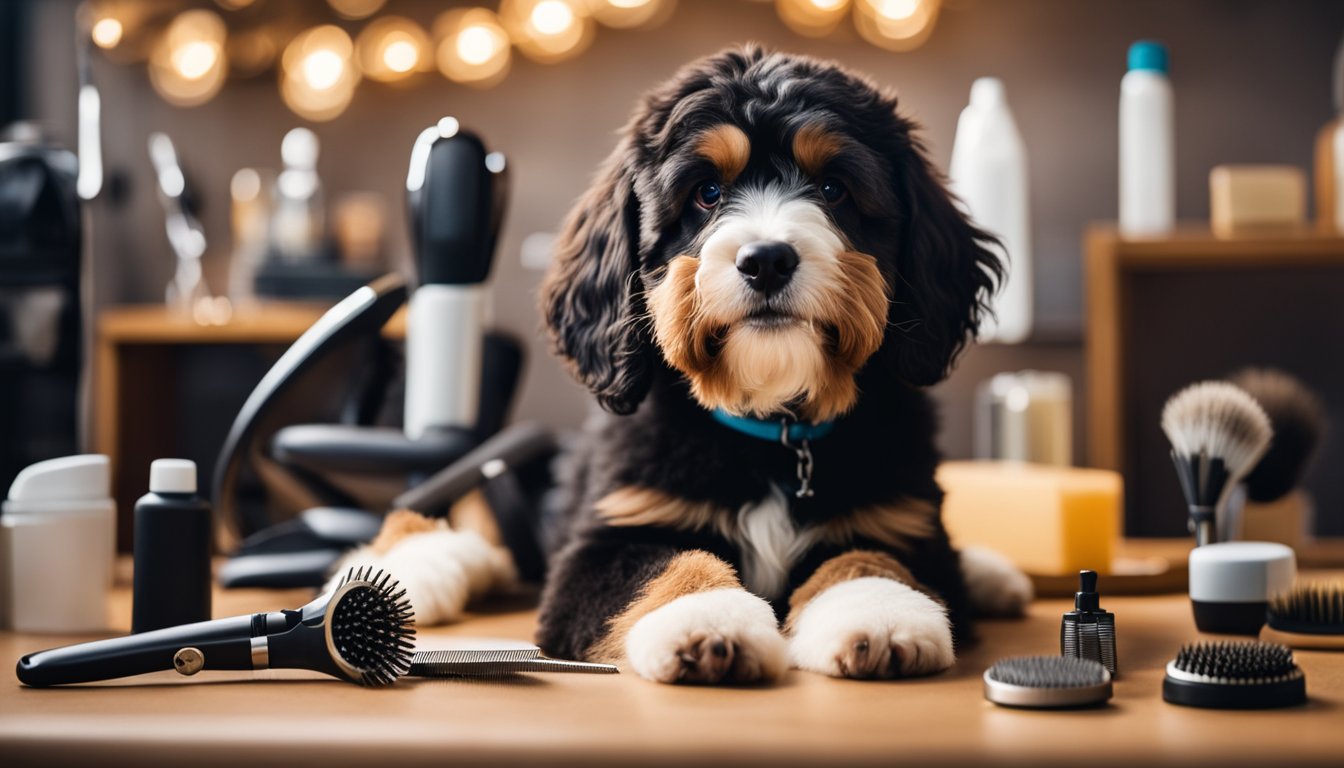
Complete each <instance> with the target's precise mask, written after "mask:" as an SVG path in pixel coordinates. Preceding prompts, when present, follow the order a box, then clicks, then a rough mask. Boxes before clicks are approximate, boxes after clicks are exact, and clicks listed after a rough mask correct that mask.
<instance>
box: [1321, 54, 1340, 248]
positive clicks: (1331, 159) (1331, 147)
mask: <svg viewBox="0 0 1344 768" xmlns="http://www.w3.org/2000/svg"><path fill="white" fill-rule="evenodd" d="M1332 84H1333V89H1332V90H1333V91H1334V103H1335V118H1334V119H1333V120H1331V121H1330V122H1328V123H1326V124H1325V127H1323V128H1321V130H1320V133H1317V134H1316V169H1315V170H1316V174H1315V175H1316V224H1317V226H1318V227H1319V228H1320V229H1321V230H1322V231H1324V232H1331V233H1336V234H1344V40H1340V42H1339V49H1338V50H1336V51H1335V72H1334V77H1333V78H1332Z"/></svg>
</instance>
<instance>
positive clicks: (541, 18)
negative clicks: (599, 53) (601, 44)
mask: <svg viewBox="0 0 1344 768" xmlns="http://www.w3.org/2000/svg"><path fill="white" fill-rule="evenodd" d="M499 16H500V19H501V20H503V22H504V27H505V29H507V30H508V31H509V36H510V37H511V38H512V39H513V42H514V44H515V45H517V46H518V50H520V51H522V52H523V55H525V56H527V57H528V58H529V59H532V60H533V61H537V62H541V63H543V64H553V63H555V62H557V61H563V60H565V59H568V58H572V57H574V56H577V55H578V54H580V53H582V52H583V51H584V49H586V48H587V47H588V46H589V45H590V44H591V43H592V41H593V20H592V17H591V16H590V15H589V13H588V7H587V5H586V3H585V2H584V1H583V0H501V2H500V5H499Z"/></svg>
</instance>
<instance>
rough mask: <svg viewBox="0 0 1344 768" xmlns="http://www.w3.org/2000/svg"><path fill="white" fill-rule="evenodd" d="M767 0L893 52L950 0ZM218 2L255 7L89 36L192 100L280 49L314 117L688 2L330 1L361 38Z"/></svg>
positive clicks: (149, 10) (133, 4)
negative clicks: (366, 86) (427, 21)
mask: <svg viewBox="0 0 1344 768" xmlns="http://www.w3.org/2000/svg"><path fill="white" fill-rule="evenodd" d="M178 1H179V2H180V0H178ZM758 1H759V2H762V3H766V2H769V3H772V4H773V5H774V8H775V11H776V13H777V14H778V16H779V18H780V19H781V20H782V21H783V22H784V24H785V25H786V26H788V27H789V28H790V29H791V30H793V31H794V32H796V33H798V34H800V35H806V36H811V37H823V36H826V35H830V34H832V33H833V32H835V30H836V29H837V28H838V27H839V26H840V24H841V23H842V22H843V21H844V20H845V18H846V17H847V16H852V17H853V23H854V25H855V27H856V28H857V30H858V32H859V34H860V35H861V36H862V37H863V38H864V39H865V40H867V41H868V42H869V43H872V44H873V45H876V46H879V47H882V48H884V49H887V50H891V51H908V50H912V49H914V48H917V47H919V46H920V45H922V44H923V43H924V42H925V41H926V40H927V39H928V38H929V36H930V34H932V30H933V27H934V24H935V22H936V21H937V18H938V13H939V10H940V9H941V7H942V0H758ZM271 2H274V3H278V2H279V0H271ZM215 3H216V4H217V5H218V6H219V7H221V8H224V9H226V10H228V11H239V10H245V11H246V12H245V13H241V14H239V15H238V17H237V18H238V19H239V20H240V21H241V24H239V25H238V26H237V27H236V28H235V32H234V33H233V34H228V32H227V29H226V27H225V25H224V23H223V20H222V19H221V18H220V17H219V16H218V15H217V14H215V13H214V12H212V11H208V10H203V9H197V10H190V11H185V12H182V13H179V14H177V15H176V17H174V18H173V19H172V22H171V23H170V24H168V25H167V26H166V28H165V27H164V26H163V22H164V9H165V8H167V9H171V8H173V7H174V4H175V3H174V2H170V0H154V2H150V1H149V0H143V1H142V0H87V1H86V2H84V3H82V4H81V5H80V8H79V18H80V29H81V34H86V35H87V36H88V37H87V39H89V40H91V41H92V43H93V44H94V45H95V46H97V47H98V48H100V49H102V50H103V51H104V54H105V55H106V56H107V57H108V58H109V59H112V60H116V61H121V62H127V61H137V60H144V59H145V58H149V60H150V62H149V71H150V78H151V81H152V82H153V84H154V88H155V90H157V91H158V92H159V93H160V94H161V95H162V96H163V97H164V99H166V100H167V101H169V102H171V103H173V104H177V105H181V106H193V105H196V104H201V103H204V102H205V101H208V100H209V99H210V98H211V97H212V96H213V95H214V94H215V93H216V92H218V90H219V88H220V87H221V86H222V85H223V82H224V80H225V78H226V77H227V75H228V74H230V73H232V74H234V75H236V76H239V77H250V76H253V75H256V74H260V73H262V72H265V71H266V70H267V69H268V68H270V67H271V66H273V65H274V63H275V62H276V59H277V56H278V55H279V58H280V66H279V81H280V92H281V96H282V97H283V99H284V101H285V103H286V104H287V105H289V107H290V108H291V109H292V110H294V111H295V112H296V113H298V114H299V115H301V116H303V117H306V118H309V119H312V120H330V119H332V118H334V117H336V116H337V115H339V114H341V112H343V111H344V110H345V109H346V107H347V106H348V105H349V104H350V102H351V99H352V98H353V96H354V91H355V89H356V87H357V86H358V84H359V82H360V80H361V79H362V78H364V77H367V78H369V79H371V80H376V81H379V82H385V83H391V82H398V81H405V80H408V79H409V78H410V77H411V76H412V75H413V74H414V73H416V72H425V71H429V70H431V69H434V68H435V67H436V66H437V68H438V69H439V71H440V72H441V73H442V74H443V75H444V77H447V78H448V79H450V80H452V81H453V82H456V83H462V84H466V85H471V86H473V87H478V88H487V87H491V86H493V85H496V84H498V83H499V82H500V81H502V80H503V79H504V77H505V76H506V75H507V74H508V72H509V68H510V66H511V63H512V49H513V48H514V47H517V49H518V50H519V51H520V52H521V53H523V54H524V55H525V56H527V57H528V58H529V59H532V60H533V61H536V62H539V63H543V64H553V63H556V62H559V61H563V60H565V59H568V58H572V57H574V56H577V55H578V54H580V53H582V52H583V51H584V50H585V49H586V48H587V47H588V46H589V45H590V44H591V43H592V41H593V38H594V36H595V30H596V26H597V25H598V24H601V25H603V26H607V27H614V28H622V29H634V28H643V29H648V28H651V27H654V26H657V25H658V24H661V23H662V22H663V21H665V20H666V19H667V18H668V17H669V16H670V15H671V14H672V13H673V11H674V9H675V8H676V0H499V4H498V5H499V10H498V12H496V11H494V10H491V9H490V8H485V7H476V8H451V9H450V10H448V11H446V12H444V13H442V14H440V15H439V17H438V18H437V19H435V21H434V24H433V27H432V34H426V32H425V30H424V29H423V28H421V27H420V26H419V25H417V24H416V23H415V22H414V21H411V20H409V19H406V18H403V17H400V16H396V15H380V16H379V17H377V18H373V19H370V17H371V16H373V15H374V14H377V13H379V11H381V10H383V9H384V8H385V7H387V0H326V5H327V6H328V7H329V8H330V9H331V11H332V12H334V14H335V15H336V16H339V17H340V18H343V19H349V20H353V21H355V22H356V24H355V25H354V27H355V29H356V30H357V31H358V37H357V39H356V41H354V42H352V41H351V39H350V35H349V34H348V33H347V32H345V31H344V30H343V29H342V28H341V27H339V26H336V25H331V24H327V25H323V26H318V27H314V28H312V29H308V30H306V31H303V32H299V33H298V34H296V29H297V27H296V26H295V25H296V24H301V23H302V22H301V21H299V20H297V19H296V17H294V16H293V15H292V14H288V13H286V14H277V13H260V14H259V13H258V12H257V11H256V9H257V8H261V7H263V6H262V4H261V3H258V2H257V0H215ZM267 7H280V6H279V5H276V6H267ZM285 8H286V9H288V5H285ZM231 18H233V17H232V16H231ZM363 19H369V20H368V21H367V22H361V21H360V20H363ZM346 26H350V25H348V24H347V25H346ZM281 51H283V54H281V53H280V52H281Z"/></svg>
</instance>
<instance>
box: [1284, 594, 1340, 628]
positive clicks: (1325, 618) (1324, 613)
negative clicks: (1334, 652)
mask: <svg viewBox="0 0 1344 768" xmlns="http://www.w3.org/2000/svg"><path fill="white" fill-rule="evenodd" d="M1269 621H1270V625H1271V626H1273V625H1274V624H1276V623H1284V622H1287V623H1290V624H1309V625H1312V626H1317V627H1320V628H1321V629H1328V628H1338V629H1339V630H1341V631H1344V585H1341V584H1298V585H1296V586H1294V587H1293V588H1292V589H1291V590H1289V591H1288V592H1287V593H1286V594H1283V595H1279V596H1278V597H1275V598H1274V599H1272V600H1270V601H1269Z"/></svg>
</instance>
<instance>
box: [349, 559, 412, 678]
mask: <svg viewBox="0 0 1344 768" xmlns="http://www.w3.org/2000/svg"><path fill="white" fill-rule="evenodd" d="M351 582H354V583H356V587H355V588H353V589H350V590H349V591H347V592H346V593H345V594H343V595H341V597H340V602H339V603H337V604H336V605H335V606H333V608H332V612H331V619H330V621H331V637H332V641H333V643H334V644H335V646H336V651H337V652H338V653H340V655H341V658H342V659H344V660H345V662H346V663H347V664H349V665H350V666H352V667H354V668H355V669H358V670H359V671H360V675H361V679H360V680H359V682H361V683H363V684H364V685H388V684H389V683H392V682H393V681H395V680H396V679H397V678H398V677H401V676H402V675H404V674H406V673H407V672H409V671H410V669H411V654H412V652H413V651H414V645H413V644H412V642H411V639H412V638H414V637H415V619H414V615H415V614H414V611H412V610H411V604H410V603H409V602H408V601H407V600H406V590H404V589H401V588H400V585H399V584H398V583H397V582H396V581H395V580H393V578H392V575H391V574H389V573H384V572H382V571H375V570H374V569H373V568H360V569H358V570H356V569H354V568H351V569H350V570H349V571H347V572H346V574H345V577H344V578H342V579H341V583H340V585H339V586H342V587H343V586H345V585H346V584H349V583H351ZM338 588H339V587H338Z"/></svg>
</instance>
